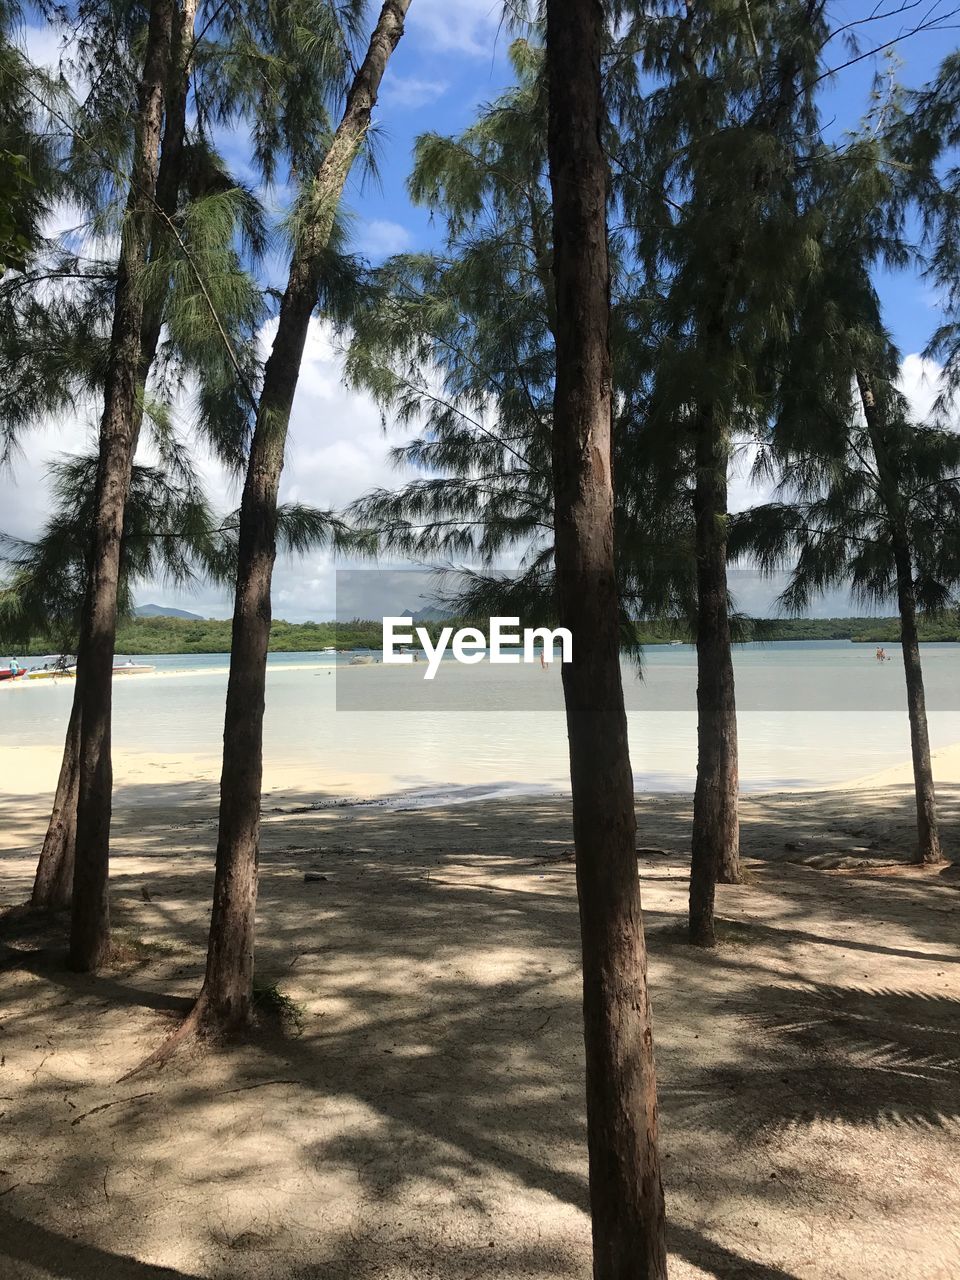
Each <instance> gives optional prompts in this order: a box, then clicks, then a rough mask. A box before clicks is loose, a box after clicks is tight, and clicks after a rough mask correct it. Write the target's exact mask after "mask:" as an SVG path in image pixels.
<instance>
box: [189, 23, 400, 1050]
mask: <svg viewBox="0 0 960 1280" xmlns="http://www.w3.org/2000/svg"><path fill="white" fill-rule="evenodd" d="M409 6H410V0H387V2H386V3H385V4H384V6H383V8H382V10H381V12H380V16H379V18H378V20H377V24H376V27H375V28H374V30H373V33H372V35H371V37H370V44H369V47H368V49H367V54H366V57H365V58H364V61H363V64H362V66H361V67H360V69H359V71H358V72H357V74H356V76H355V78H354V81H353V84H352V86H351V88H350V92H349V94H348V95H347V100H346V106H345V108H344V113H343V117H342V119H341V121H340V124H339V126H338V128H337V131H336V134H335V135H334V138H333V141H332V142H331V144H330V149H329V151H328V152H327V154H326V156H325V157H324V159H323V162H322V163H321V165H320V167H319V169H318V171H317V173H316V175H315V176H314V178H313V181H312V184H311V189H310V191H309V204H308V212H307V214H306V215H305V226H304V230H303V231H302V233H301V236H300V238H299V241H298V243H297V245H296V248H295V249H294V254H293V259H292V262H291V265H290V276H289V280H288V282H287V288H286V291H285V292H284V295H283V300H282V302H281V304H280V317H279V323H278V326H277V336H276V338H275V339H274V343H273V349H272V351H271V353H270V358H269V360H268V361H267V364H266V368H265V370H264V379H263V388H262V390H261V394H260V403H259V405H258V409H257V421H256V427H255V430H254V434H253V442H252V444H251V447H250V458H249V461H248V464H247V475H246V482H245V484H244V488H243V497H242V500H241V505H240V532H239V549H238V574H237V590H236V598H235V602H234V612H233V639H232V645H231V651H230V678H229V682H228V685H227V704H226V713H225V720H224V732H223V771H222V773H221V778H220V830H219V838H218V841H217V862H216V876H215V882H214V891H213V914H212V916H211V920H210V938H209V944H208V950H207V968H206V976H205V978H204V983H203V988H202V990H201V993H200V998H199V1000H198V1003H197V1009H196V1010H195V1014H194V1021H200V1020H203V1021H207V1022H211V1023H214V1024H216V1025H218V1026H221V1027H236V1026H239V1025H242V1024H243V1023H245V1022H246V1021H247V1020H248V1018H249V1016H250V1007H251V1001H252V996H253V945H254V919H255V913H256V902H257V865H258V857H259V844H260V790H261V782H262V776H263V710H264V690H265V684H266V664H267V644H268V641H269V638H270V621H271V605H270V585H271V579H272V576H273V564H274V559H275V557H276V521H277V495H278V492H279V487H280V474H281V471H282V470H283V457H284V449H285V445H286V437H287V428H288V425H289V422H290V412H291V409H292V407H293V399H294V395H295V393H296V389H297V380H298V378H299V374H300V362H301V360H302V358H303V349H304V344H305V342H306V338H307V331H308V328H309V325H310V317H311V316H312V314H313V309H314V307H315V306H316V302H317V294H318V291H319V283H320V269H321V264H322V256H323V253H324V251H325V250H326V248H327V245H328V243H329V240H330V234H331V231H332V228H333V221H334V217H335V214H336V209H337V205H338V204H339V201H340V197H341V196H342V194H343V188H344V184H345V183H346V180H347V177H348V175H349V173H350V170H351V168H352V166H353V162H354V159H355V158H356V156H357V153H358V151H359V148H360V146H361V144H362V142H363V139H364V137H365V135H366V132H367V129H368V127H369V124H370V115H371V112H372V110H373V107H374V105H375V104H376V101H377V94H378V92H379V89H380V82H381V80H382V79H383V73H384V71H385V70H386V66H387V63H388V61H389V59H390V56H391V54H392V53H393V51H394V49H395V48H396V46H397V43H398V42H399V40H400V38H401V36H402V35H403V23H404V18H405V16H406V12H407V9H408V8H409Z"/></svg>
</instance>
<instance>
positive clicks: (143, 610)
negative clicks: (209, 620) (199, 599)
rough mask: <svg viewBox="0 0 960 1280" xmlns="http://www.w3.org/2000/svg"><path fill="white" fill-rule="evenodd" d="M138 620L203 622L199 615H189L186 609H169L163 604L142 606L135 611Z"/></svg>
mask: <svg viewBox="0 0 960 1280" xmlns="http://www.w3.org/2000/svg"><path fill="white" fill-rule="evenodd" d="M133 614H134V617H136V618H186V619H187V621H188V622H203V618H201V617H200V615H199V613H188V612H187V611H186V609H168V608H166V607H165V606H164V605H162V604H141V605H138V606H137V607H136V609H134V611H133Z"/></svg>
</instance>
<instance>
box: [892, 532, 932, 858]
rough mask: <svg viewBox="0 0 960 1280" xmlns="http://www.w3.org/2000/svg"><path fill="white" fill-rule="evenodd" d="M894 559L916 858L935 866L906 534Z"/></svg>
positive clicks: (927, 746)
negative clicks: (905, 693) (911, 780)
mask: <svg viewBox="0 0 960 1280" xmlns="http://www.w3.org/2000/svg"><path fill="white" fill-rule="evenodd" d="M894 554H895V555H896V561H897V603H898V606H899V610H900V647H901V649H902V650H903V673H904V676H905V678H906V683H907V712H908V715H909V717H910V751H911V755H912V757H913V786H914V791H915V792H916V797H917V861H918V862H920V863H923V864H926V865H927V866H936V864H937V863H938V862H942V861H943V850H942V849H941V847H940V831H939V824H938V821H937V793H936V791H935V789H934V785H933V766H932V764H931V763H930V734H929V732H928V730H927V700H926V697H925V695H924V691H923V668H922V666H921V665H920V640H919V638H918V636H917V600H916V594H915V592H914V588H913V563H912V557H911V555H910V547H909V544H908V542H907V539H906V537H903V536H901V537H898V538H896V540H895V545H894Z"/></svg>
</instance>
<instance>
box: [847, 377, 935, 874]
mask: <svg viewBox="0 0 960 1280" xmlns="http://www.w3.org/2000/svg"><path fill="white" fill-rule="evenodd" d="M857 387H858V389H859V392H860V402H861V404H862V405H863V416H864V418H865V419H866V423H867V432H868V434H869V436H870V446H871V448H872V449H873V457H874V461H875V463H876V467H877V490H878V494H879V496H880V498H881V500H882V502H883V505H884V508H885V510H886V512H887V515H888V517H889V519H890V529H891V542H892V544H893V556H894V563H895V567H896V574H897V608H898V611H899V613H900V647H901V649H902V651H903V673H904V677H905V679H906V685H907V714H908V716H909V719H910V751H911V755H912V757H913V788H914V792H915V793H916V798H917V862H919V863H921V864H925V865H928V866H936V864H937V863H939V862H942V861H943V850H942V849H941V847H940V830H939V822H938V819H937V793H936V790H935V788H934V785H933V765H932V764H931V762H930V734H929V731H928V729H927V700H926V695H925V694H924V690H923V667H922V666H921V663H920V640H919V637H918V635H917V597H916V591H915V590H914V585H913V553H912V551H911V547H910V534H909V531H908V528H907V520H906V513H905V512H904V510H903V503H902V501H901V498H900V490H899V487H898V483H897V468H896V463H895V461H894V460H893V459H892V458H891V457H890V451H889V448H888V446H887V441H886V437H885V434H884V429H883V427H884V424H883V415H882V413H881V410H880V407H879V405H878V404H877V399H876V396H875V395H874V392H873V388H872V386H871V385H870V380H869V378H868V377H867V376H866V375H865V374H863V373H860V372H859V371H858V372H857Z"/></svg>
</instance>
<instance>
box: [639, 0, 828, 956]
mask: <svg viewBox="0 0 960 1280" xmlns="http://www.w3.org/2000/svg"><path fill="white" fill-rule="evenodd" d="M822 11H823V4H822V2H821V0H797V2H796V3H793V2H791V3H789V4H783V3H756V4H751V5H749V6H748V5H727V4H720V3H716V4H714V3H708V4H702V5H694V4H691V3H685V4H682V5H677V6H673V5H671V6H668V7H667V9H666V12H665V13H664V14H662V15H660V16H659V17H655V18H654V19H653V20H652V21H651V22H650V24H649V28H648V39H647V42H646V49H645V53H644V63H645V66H646V69H647V71H648V72H649V73H650V74H651V75H652V76H653V80H654V82H653V85H652V87H651V89H650V92H648V93H646V94H641V95H637V98H636V100H635V102H634V104H633V107H632V109H630V108H625V109H624V112H625V115H626V118H627V120H628V121H629V129H627V130H626V131H624V133H623V143H622V146H621V151H620V153H619V154H618V157H617V160H618V174H617V185H618V189H619V190H620V191H621V192H622V198H623V201H624V204H625V206H626V207H627V210H628V213H629V216H630V220H631V224H632V227H633V229H634V239H635V244H636V251H637V253H638V255H639V258H640V260H641V261H642V262H643V264H644V268H645V274H646V277H647V279H648V281H649V282H650V283H651V285H652V286H655V287H656V290H657V293H658V295H659V297H658V298H657V300H656V302H655V303H654V309H655V311H656V320H655V322H654V327H653V331H654V333H655V334H656V342H657V347H656V352H655V355H654V369H653V373H652V376H651V380H650V390H649V415H648V425H650V426H652V427H654V429H655V431H656V433H657V434H658V435H659V437H660V439H661V440H662V441H665V442H669V440H670V438H671V436H672V437H673V438H674V440H675V441H676V440H677V438H679V440H680V441H682V444H681V445H680V446H679V447H681V448H683V449H684V450H685V451H688V457H689V461H690V473H689V474H690V478H691V489H690V496H691V510H692V519H693V524H694V548H695V557H696V599H697V616H696V642H697V667H698V687H697V708H698V731H697V733H698V738H697V741H698V763H697V786H696V793H695V797H694V816H693V840H692V865H691V880H690V940H691V941H692V942H693V943H695V944H696V945H700V946H712V945H713V944H714V942H715V931H714V897H715V888H714V886H715V883H716V881H717V880H718V879H719V880H721V881H727V882H736V881H738V880H739V879H740V878H741V877H740V866H739V821H738V815H737V794H738V764H737V727H736V696H735V684H734V671H733V661H732V651H731V640H732V635H731V606H730V602H729V598H728V585H727V567H726V562H727V548H726V542H727V526H728V512H727V484H728V479H727V477H728V470H729V466H730V459H731V453H732V449H733V446H734V442H735V440H736V439H737V437H738V436H739V437H741V438H742V437H743V436H744V435H749V434H750V433H751V432H752V431H753V429H754V426H755V424H757V423H758V422H763V421H764V420H765V417H766V414H767V412H768V409H767V404H768V398H769V396H770V394H771V390H772V388H771V382H772V381H773V380H774V379H775V371H776V369H777V367H778V360H777V351H776V348H777V343H778V341H779V339H780V338H781V337H782V335H783V334H784V333H785V332H788V331H789V327H790V323H791V318H790V317H791V310H792V307H793V298H794V294H795V291H796V288H797V285H798V281H799V280H802V279H803V275H804V273H805V272H806V271H808V270H809V265H810V258H809V246H810V244H811V241H812V226H811V225H810V219H809V217H808V216H807V214H808V210H806V209H805V206H804V202H803V198H802V197H803V191H804V187H805V182H806V178H805V162H806V159H807V157H808V155H809V152H810V150H811V139H815V138H816V137H817V127H818V126H817V113H816V109H815V105H814V101H813V92H814V87H815V85H816V83H817V80H818V75H819V65H820V64H819V55H820V49H821V47H822V44H823V39H824V34H825V33H824V30H823V20H822ZM665 449H666V457H667V464H668V467H669V468H671V469H672V468H673V467H675V465H676V453H677V445H676V444H675V445H674V447H673V449H672V450H671V449H670V447H669V443H667V444H666V445H665Z"/></svg>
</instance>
